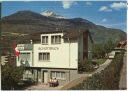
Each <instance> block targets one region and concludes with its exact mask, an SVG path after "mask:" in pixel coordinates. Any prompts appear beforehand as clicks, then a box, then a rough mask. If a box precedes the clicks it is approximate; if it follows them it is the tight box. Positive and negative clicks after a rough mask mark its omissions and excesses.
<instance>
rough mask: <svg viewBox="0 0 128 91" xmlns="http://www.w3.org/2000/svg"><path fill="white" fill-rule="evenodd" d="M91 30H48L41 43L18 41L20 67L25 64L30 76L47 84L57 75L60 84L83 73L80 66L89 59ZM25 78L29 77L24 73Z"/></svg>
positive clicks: (18, 62) (18, 63)
mask: <svg viewBox="0 0 128 91" xmlns="http://www.w3.org/2000/svg"><path fill="white" fill-rule="evenodd" d="M89 36H90V34H89V31H88V30H86V31H84V32H79V31H77V32H62V31H57V32H44V33H42V34H40V36H39V37H40V42H39V43H37V42H36V43H34V42H33V41H32V40H31V43H30V44H18V45H17V47H18V50H19V51H20V56H19V57H17V66H20V65H25V66H26V67H27V68H28V69H30V71H26V73H25V74H27V75H26V77H30V78H33V79H34V80H35V81H38V82H43V83H47V82H48V81H49V79H50V78H56V79H58V80H59V83H60V84H63V83H65V82H68V81H71V80H73V79H75V78H76V77H78V76H79V68H80V67H82V66H84V65H82V64H84V63H85V61H86V59H87V58H88V39H89V38H88V37H89ZM24 77H25V76H24Z"/></svg>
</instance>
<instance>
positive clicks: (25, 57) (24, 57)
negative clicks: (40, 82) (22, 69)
mask: <svg viewBox="0 0 128 91" xmlns="http://www.w3.org/2000/svg"><path fill="white" fill-rule="evenodd" d="M19 60H20V63H21V65H26V66H30V64H29V62H30V61H31V58H30V52H23V53H22V52H21V53H20V55H19Z"/></svg>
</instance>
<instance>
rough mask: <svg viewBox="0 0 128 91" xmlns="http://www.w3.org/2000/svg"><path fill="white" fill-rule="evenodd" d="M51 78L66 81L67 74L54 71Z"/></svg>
mask: <svg viewBox="0 0 128 91" xmlns="http://www.w3.org/2000/svg"><path fill="white" fill-rule="evenodd" d="M51 77H52V78H56V79H64V78H65V72H60V71H52V72H51Z"/></svg>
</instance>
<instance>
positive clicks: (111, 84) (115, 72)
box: [70, 53, 124, 90]
mask: <svg viewBox="0 0 128 91" xmlns="http://www.w3.org/2000/svg"><path fill="white" fill-rule="evenodd" d="M123 55H124V54H123V53H120V54H117V55H116V56H115V58H114V59H113V61H112V62H111V63H110V65H108V66H107V67H106V68H105V69H104V70H103V71H102V72H101V73H96V74H94V75H93V76H91V77H89V78H87V79H86V78H85V80H84V81H83V82H82V83H80V84H78V85H77V86H75V87H72V88H70V89H72V90H73V89H87V90H110V89H111V90H117V89H119V80H120V71H121V68H122V65H123Z"/></svg>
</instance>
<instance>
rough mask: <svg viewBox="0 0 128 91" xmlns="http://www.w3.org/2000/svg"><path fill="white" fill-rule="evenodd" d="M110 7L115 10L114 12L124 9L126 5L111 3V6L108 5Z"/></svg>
mask: <svg viewBox="0 0 128 91" xmlns="http://www.w3.org/2000/svg"><path fill="white" fill-rule="evenodd" d="M110 7H111V8H113V9H115V10H120V9H122V8H126V7H127V5H126V3H124V2H119V3H112V4H111V5H110Z"/></svg>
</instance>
